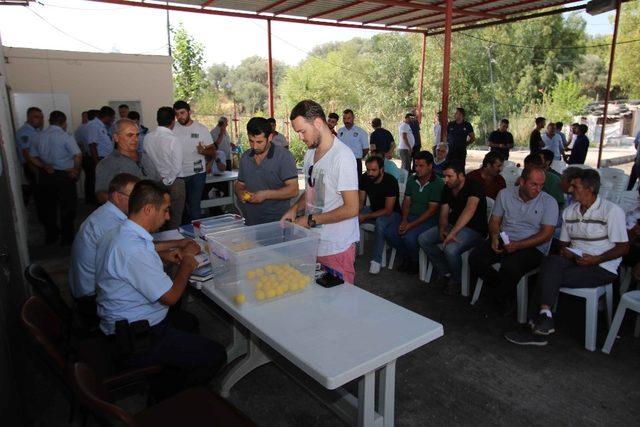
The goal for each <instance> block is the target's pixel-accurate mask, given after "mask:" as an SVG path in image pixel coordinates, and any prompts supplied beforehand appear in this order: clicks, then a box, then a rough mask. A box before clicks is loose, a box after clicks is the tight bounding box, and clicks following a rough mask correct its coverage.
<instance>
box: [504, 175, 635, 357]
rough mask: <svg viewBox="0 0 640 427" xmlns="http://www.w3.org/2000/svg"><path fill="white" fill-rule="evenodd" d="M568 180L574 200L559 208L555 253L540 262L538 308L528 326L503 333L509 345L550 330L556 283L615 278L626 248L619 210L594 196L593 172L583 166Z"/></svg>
mask: <svg viewBox="0 0 640 427" xmlns="http://www.w3.org/2000/svg"><path fill="white" fill-rule="evenodd" d="M571 185H572V187H573V200H574V203H572V204H571V205H570V206H567V207H566V208H565V210H564V211H563V213H562V231H561V233H560V255H552V256H550V257H549V258H547V259H545V260H544V261H543V262H542V265H541V267H540V274H539V276H538V283H537V285H538V286H537V289H536V291H537V303H538V304H539V309H540V310H539V312H538V313H537V314H536V315H535V316H534V317H533V319H532V320H533V321H532V330H531V331H516V332H509V333H507V334H506V335H505V338H506V339H507V340H508V341H511V342H512V343H514V344H520V345H546V344H547V338H546V336H547V335H550V334H552V333H553V332H555V327H554V323H553V316H552V314H551V307H553V305H554V304H555V302H556V300H557V298H558V293H559V290H560V288H562V287H565V288H596V287H599V286H603V285H606V284H608V283H612V282H614V281H615V280H616V279H617V277H618V266H619V265H620V261H621V259H622V257H623V256H624V255H626V254H627V252H628V251H629V241H628V237H627V230H626V226H625V225H626V222H625V214H624V211H623V210H622V208H621V207H620V206H618V205H616V204H615V203H612V202H610V201H608V200H605V199H604V198H601V197H600V196H598V190H599V189H600V175H599V174H598V172H597V171H595V170H592V169H585V170H583V171H582V172H581V173H580V174H579V175H578V176H577V177H576V178H574V179H573V180H572V182H571Z"/></svg>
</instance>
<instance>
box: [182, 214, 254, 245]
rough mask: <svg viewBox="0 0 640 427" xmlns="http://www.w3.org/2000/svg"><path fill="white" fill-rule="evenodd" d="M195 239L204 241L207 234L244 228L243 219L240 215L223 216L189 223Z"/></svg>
mask: <svg viewBox="0 0 640 427" xmlns="http://www.w3.org/2000/svg"><path fill="white" fill-rule="evenodd" d="M191 225H193V231H194V234H195V235H196V237H200V238H201V239H203V240H204V238H205V236H206V235H207V234H211V233H215V232H218V231H224V230H230V229H232V228H238V227H243V226H244V218H243V217H241V216H240V215H235V214H225V215H218V216H212V217H209V218H202V219H197V220H194V221H191Z"/></svg>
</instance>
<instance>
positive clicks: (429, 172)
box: [385, 151, 444, 273]
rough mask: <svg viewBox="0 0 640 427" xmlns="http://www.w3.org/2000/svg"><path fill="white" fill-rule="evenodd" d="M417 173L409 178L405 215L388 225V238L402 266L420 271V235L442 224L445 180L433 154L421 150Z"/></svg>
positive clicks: (404, 201)
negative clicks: (438, 173)
mask: <svg viewBox="0 0 640 427" xmlns="http://www.w3.org/2000/svg"><path fill="white" fill-rule="evenodd" d="M414 162H415V167H416V173H415V175H412V176H410V177H409V179H408V181H407V188H406V190H405V194H404V200H403V202H402V216H401V217H396V219H395V221H394V222H393V223H391V224H389V226H388V227H387V228H386V230H385V238H386V240H387V242H388V243H389V245H391V247H393V248H395V249H396V250H397V254H398V256H399V257H400V258H401V259H402V263H401V264H400V267H399V269H400V270H403V271H408V272H410V273H417V272H418V236H419V235H420V234H421V233H423V232H424V231H426V230H428V229H429V228H431V227H434V226H436V225H437V224H438V206H439V204H440V196H441V194H442V188H443V187H444V181H443V180H442V179H441V178H438V177H437V176H436V175H435V174H434V173H433V154H431V153H430V152H428V151H420V152H419V153H418V154H416V156H415V157H414Z"/></svg>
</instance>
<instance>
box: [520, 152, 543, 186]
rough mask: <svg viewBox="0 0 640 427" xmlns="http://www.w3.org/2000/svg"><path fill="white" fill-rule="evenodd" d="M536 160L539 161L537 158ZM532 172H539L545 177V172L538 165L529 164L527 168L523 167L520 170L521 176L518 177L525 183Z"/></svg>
mask: <svg viewBox="0 0 640 427" xmlns="http://www.w3.org/2000/svg"><path fill="white" fill-rule="evenodd" d="M538 159H540V157H539V156H538ZM534 171H540V172H541V173H542V174H543V175H546V172H545V170H544V169H543V168H542V167H541V166H540V165H537V164H529V165H528V166H525V167H524V169H523V170H522V175H520V177H521V178H522V179H523V180H525V181H527V180H528V179H529V177H530V176H531V174H532V173H533V172H534Z"/></svg>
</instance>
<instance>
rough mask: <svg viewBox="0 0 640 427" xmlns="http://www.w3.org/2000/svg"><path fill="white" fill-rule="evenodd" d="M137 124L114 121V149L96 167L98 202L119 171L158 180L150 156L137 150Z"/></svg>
mask: <svg viewBox="0 0 640 427" xmlns="http://www.w3.org/2000/svg"><path fill="white" fill-rule="evenodd" d="M138 131H139V129H138V125H137V124H136V123H135V122H134V121H133V120H130V119H120V120H118V121H117V122H116V126H115V132H114V133H113V140H114V142H115V143H116V149H115V150H113V151H112V152H111V154H109V155H108V156H107V157H105V158H104V159H102V160H100V163H98V166H97V167H96V184H95V185H96V198H97V199H98V202H99V203H100V204H103V203H105V202H106V201H107V199H108V196H109V193H108V191H109V183H110V182H111V180H112V179H113V178H114V177H115V176H116V175H118V174H119V173H128V174H131V175H133V176H136V177H138V178H140V179H151V180H156V181H157V180H159V179H160V175H158V172H157V171H156V167H155V166H154V164H153V162H152V161H151V158H150V157H148V156H147V155H146V154H145V153H140V152H138Z"/></svg>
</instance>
